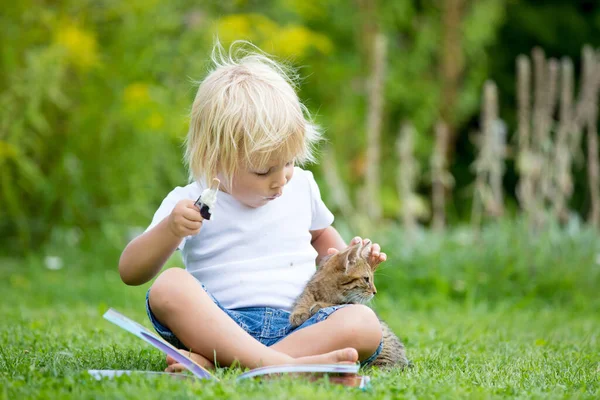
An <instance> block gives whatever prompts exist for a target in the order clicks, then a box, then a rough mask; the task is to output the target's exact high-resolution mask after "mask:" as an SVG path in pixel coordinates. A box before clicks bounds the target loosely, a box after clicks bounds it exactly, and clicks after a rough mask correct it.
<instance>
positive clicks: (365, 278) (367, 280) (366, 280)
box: [364, 276, 370, 285]
mask: <svg viewBox="0 0 600 400" xmlns="http://www.w3.org/2000/svg"><path fill="white" fill-rule="evenodd" d="M364 280H365V282H367V285H368V284H369V281H370V279H369V277H368V276H365V277H364Z"/></svg>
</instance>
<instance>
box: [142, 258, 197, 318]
mask: <svg viewBox="0 0 600 400" xmlns="http://www.w3.org/2000/svg"><path fill="white" fill-rule="evenodd" d="M189 277H191V275H190V274H189V272H187V271H186V270H184V269H181V268H169V269H167V270H165V271H163V272H162V273H161V274H160V275H159V276H158V278H156V280H155V281H154V283H153V284H152V287H150V293H149V294H148V301H149V302H150V308H152V311H153V312H155V313H156V312H158V313H160V312H161V311H162V310H164V308H165V307H167V306H168V305H169V304H172V303H174V301H173V300H176V296H177V293H178V292H180V291H179V290H177V287H178V286H179V285H180V284H181V282H182V281H183V280H184V279H187V278H189ZM175 303H176V301H175Z"/></svg>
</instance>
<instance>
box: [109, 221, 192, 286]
mask: <svg viewBox="0 0 600 400" xmlns="http://www.w3.org/2000/svg"><path fill="white" fill-rule="evenodd" d="M168 219H169V217H166V218H165V219H163V220H162V221H161V222H159V223H158V225H156V226H155V227H154V228H152V229H150V230H149V231H147V232H145V233H143V234H142V235H140V236H138V237H136V238H135V239H133V240H132V241H131V242H129V244H128V245H127V247H125V250H123V253H122V254H121V258H120V259H119V274H120V275H121V280H122V281H123V282H125V283H126V284H127V285H133V286H137V285H141V284H144V283H146V282H148V281H149V280H150V279H152V278H153V277H154V276H155V275H156V274H158V272H159V271H160V269H161V268H162V267H163V265H165V263H166V262H167V260H168V259H169V257H170V256H171V254H173V252H174V251H175V250H176V249H177V246H179V243H181V238H180V237H177V236H175V235H174V234H173V233H172V232H171V229H170V228H169V225H168V224H169V221H168Z"/></svg>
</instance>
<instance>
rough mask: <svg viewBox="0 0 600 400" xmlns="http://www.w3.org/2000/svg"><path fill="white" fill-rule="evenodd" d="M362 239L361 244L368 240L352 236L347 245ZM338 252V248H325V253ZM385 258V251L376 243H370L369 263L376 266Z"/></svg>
mask: <svg viewBox="0 0 600 400" xmlns="http://www.w3.org/2000/svg"><path fill="white" fill-rule="evenodd" d="M361 240H362V241H363V244H367V243H368V242H370V240H369V239H367V238H365V239H362V238H361V237H360V236H356V237H355V238H353V239H352V240H351V241H350V244H349V246H352V245H355V244H356V243H358V242H360V241H361ZM337 252H339V250H338V249H336V248H334V247H332V248H330V249H328V250H327V254H335V253H337ZM385 260H387V255H386V254H385V253H382V252H381V247H380V246H379V244H378V243H373V244H372V245H371V254H369V260H368V262H369V264H370V265H371V266H373V267H376V266H377V265H379V264H381V263H382V262H384V261H385Z"/></svg>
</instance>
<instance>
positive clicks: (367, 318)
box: [271, 304, 383, 361]
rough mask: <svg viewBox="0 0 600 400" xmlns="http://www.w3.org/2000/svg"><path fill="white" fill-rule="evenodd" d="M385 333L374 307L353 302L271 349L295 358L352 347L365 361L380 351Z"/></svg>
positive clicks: (294, 333) (296, 332) (297, 331)
mask: <svg viewBox="0 0 600 400" xmlns="http://www.w3.org/2000/svg"><path fill="white" fill-rule="evenodd" d="M382 335H383V334H382V332H381V325H380V324H379V319H378V318H377V316H376V315H375V313H374V312H373V310H371V309H370V308H369V307H367V306H364V305H360V304H353V305H349V306H346V307H343V308H340V309H339V310H337V311H335V312H334V313H333V314H331V315H330V316H329V317H328V318H327V319H326V320H324V321H321V322H318V323H316V324H314V325H311V326H308V327H306V328H302V329H299V330H296V331H294V332H292V333H291V334H290V335H289V336H287V337H285V338H284V339H282V340H280V341H279V342H277V343H275V344H274V345H272V346H271V348H272V349H275V350H278V351H281V352H282V353H285V354H288V355H290V356H292V357H303V356H310V355H314V354H322V353H325V352H329V351H333V350H337V349H342V348H345V347H352V348H355V349H356V350H357V351H358V355H359V359H360V360H361V361H364V360H367V359H368V358H369V357H371V356H372V355H373V354H374V353H375V351H377V348H378V347H379V345H380V343H381V339H382Z"/></svg>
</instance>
